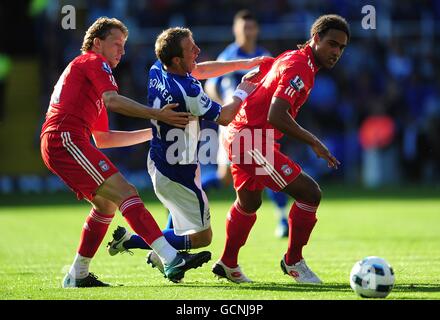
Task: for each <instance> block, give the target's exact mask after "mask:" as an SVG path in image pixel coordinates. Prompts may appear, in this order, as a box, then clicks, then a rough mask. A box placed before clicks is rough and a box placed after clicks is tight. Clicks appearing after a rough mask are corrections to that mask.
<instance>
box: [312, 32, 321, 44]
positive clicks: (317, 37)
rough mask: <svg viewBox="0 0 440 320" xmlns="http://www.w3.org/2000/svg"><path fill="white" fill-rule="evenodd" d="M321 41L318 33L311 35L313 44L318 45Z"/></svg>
mask: <svg viewBox="0 0 440 320" xmlns="http://www.w3.org/2000/svg"><path fill="white" fill-rule="evenodd" d="M320 41H321V38H320V37H319V34H318V32H317V33H315V34H314V35H313V42H314V43H319V42H320Z"/></svg>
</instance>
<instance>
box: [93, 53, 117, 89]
mask: <svg viewBox="0 0 440 320" xmlns="http://www.w3.org/2000/svg"><path fill="white" fill-rule="evenodd" d="M85 72H86V76H87V78H88V79H89V80H90V82H91V83H92V84H93V85H94V86H95V88H96V91H97V92H98V95H99V96H100V97H101V96H102V94H103V93H104V92H106V91H118V85H117V84H116V81H115V78H114V77H113V74H112V69H111V68H110V66H109V65H108V63H107V62H105V61H104V60H102V59H93V60H90V61H89V63H87V64H86V66H85Z"/></svg>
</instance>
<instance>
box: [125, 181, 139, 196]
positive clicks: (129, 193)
mask: <svg viewBox="0 0 440 320" xmlns="http://www.w3.org/2000/svg"><path fill="white" fill-rule="evenodd" d="M125 192H126V194H127V196H128V197H132V196H138V195H139V194H138V191H137V189H136V187H135V186H134V185H132V184H131V183H127V186H126V187H125Z"/></svg>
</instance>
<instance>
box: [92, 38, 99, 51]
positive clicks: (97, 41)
mask: <svg viewBox="0 0 440 320" xmlns="http://www.w3.org/2000/svg"><path fill="white" fill-rule="evenodd" d="M93 46H94V47H95V48H96V49H99V48H101V39H99V38H94V39H93Z"/></svg>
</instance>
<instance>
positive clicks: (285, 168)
mask: <svg viewBox="0 0 440 320" xmlns="http://www.w3.org/2000/svg"><path fill="white" fill-rule="evenodd" d="M281 170H282V171H283V173H284V175H285V176H286V177H287V176H290V175H291V174H292V172H293V171H292V168H291V167H289V166H288V165H287V164H285V165H284V166H282V167H281Z"/></svg>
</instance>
